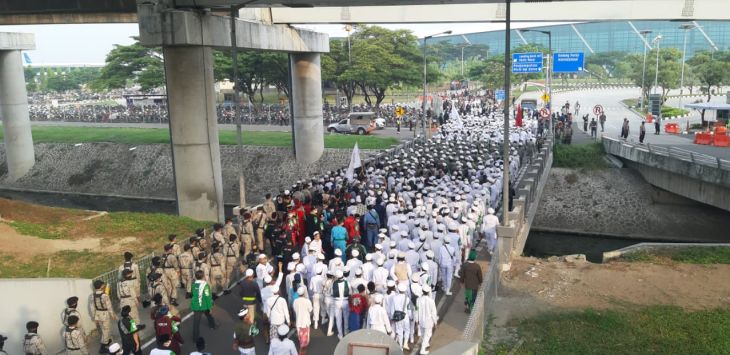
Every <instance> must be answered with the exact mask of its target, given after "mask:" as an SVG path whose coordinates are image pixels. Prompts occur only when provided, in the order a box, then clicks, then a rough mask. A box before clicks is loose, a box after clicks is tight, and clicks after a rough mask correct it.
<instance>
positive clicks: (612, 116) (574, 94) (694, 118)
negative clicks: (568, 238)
mask: <svg viewBox="0 0 730 355" xmlns="http://www.w3.org/2000/svg"><path fill="white" fill-rule="evenodd" d="M672 93H674V92H672ZM541 94H542V93H540V92H530V93H525V94H524V96H523V97H529V98H538V97H539V96H540V95H541ZM638 96H639V89H638V88H628V89H595V90H576V91H565V92H557V93H555V94H554V95H553V106H555V107H560V106H562V105H563V104H565V102H570V107H571V111H573V110H574V109H575V102H576V101H578V102H579V103H580V106H581V108H580V112H579V117H577V118H574V122H576V123H577V124H578V128H579V130H583V121H582V119H581V117H582V116H583V115H585V114H590V117H591V118H593V117H596V116H595V115H594V114H593V112H592V110H593V107H594V106H596V105H601V106H603V109H604V112H605V113H606V125H605V132H600V127H599V132H598V136H599V138H600V137H601V136H603V135H605V136H607V137H613V138H618V137H619V135H620V134H621V125H622V124H623V119H624V118H627V119H628V120H629V138H628V140H629V141H632V142H636V143H638V142H639V126H640V125H641V122H642V121H643V120H644V118H643V117H641V116H639V115H638V114H637V113H635V112H634V111H632V110H630V109H629V108H628V107H626V106H625V105H624V104H623V103H622V102H621V101H622V100H625V99H628V98H634V97H638ZM721 99H722V97H713V101H718V100H721ZM690 100H692V101H694V100H696V98H695V99H689V98H685V99H684V100H683V102H685V103H687V102H691V101H690ZM675 102H676V103H675ZM669 104H670V105H671V104H675V105H676V104H678V99H677V98H671V99H670V100H669ZM589 120H590V119H589ZM667 122H674V123H677V124H679V126H680V128H681V129H682V130H684V129H685V127H686V125H687V122H690V124H691V123H699V122H700V116H699V114H698V113H697V112H695V111H691V112H690V116H689V117H688V118H679V119H675V120H671V121H669V120H664V121H663V122H662V128H661V129H662V132H661V134H659V135H655V134H654V126H653V124H649V123H647V124H646V137H645V139H644V143H648V144H651V145H660V146H671V147H677V148H682V149H685V150H688V151H692V152H695V153H700V154H707V155H711V156H714V157H719V158H721V159H729V160H730V149H729V148H717V147H712V146H702V145H696V144H693V141H692V140H693V138H694V136H692V135H672V134H666V133H664V127H663V126H664V123H667ZM589 134H590V132H589Z"/></svg>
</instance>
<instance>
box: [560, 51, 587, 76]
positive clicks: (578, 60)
mask: <svg viewBox="0 0 730 355" xmlns="http://www.w3.org/2000/svg"><path fill="white" fill-rule="evenodd" d="M584 60H585V55H584V54H583V52H565V53H553V73H578V72H582V71H583V68H584Z"/></svg>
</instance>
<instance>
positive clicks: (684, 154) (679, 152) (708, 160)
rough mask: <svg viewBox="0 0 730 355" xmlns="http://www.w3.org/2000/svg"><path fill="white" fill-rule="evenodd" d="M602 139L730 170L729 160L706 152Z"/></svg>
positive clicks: (652, 152)
mask: <svg viewBox="0 0 730 355" xmlns="http://www.w3.org/2000/svg"><path fill="white" fill-rule="evenodd" d="M603 140H609V141H613V142H616V143H619V144H621V145H623V146H626V147H631V148H633V149H638V150H642V151H645V152H649V153H651V154H656V155H660V156H665V157H667V158H671V159H677V160H681V161H685V162H690V163H693V164H699V165H704V166H709V167H713V168H717V169H721V170H728V171H730V161H728V160H725V159H721V158H719V157H715V156H712V155H708V154H703V153H698V152H693V151H689V150H686V149H682V148H678V147H673V146H663V145H652V144H648V143H647V144H645V145H644V144H637V143H635V142H632V141H624V140H619V139H616V138H610V137H605V136H604V137H603Z"/></svg>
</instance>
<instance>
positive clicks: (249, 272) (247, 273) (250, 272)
mask: <svg viewBox="0 0 730 355" xmlns="http://www.w3.org/2000/svg"><path fill="white" fill-rule="evenodd" d="M244 275H245V276H246V277H251V276H253V269H246V273H245V274H244Z"/></svg>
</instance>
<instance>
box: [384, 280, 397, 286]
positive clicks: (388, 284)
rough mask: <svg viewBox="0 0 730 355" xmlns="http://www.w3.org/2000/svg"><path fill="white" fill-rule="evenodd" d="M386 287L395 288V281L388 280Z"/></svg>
mask: <svg viewBox="0 0 730 355" xmlns="http://www.w3.org/2000/svg"><path fill="white" fill-rule="evenodd" d="M385 285H386V286H388V287H395V281H393V280H388V281H387V282H386V283H385Z"/></svg>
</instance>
